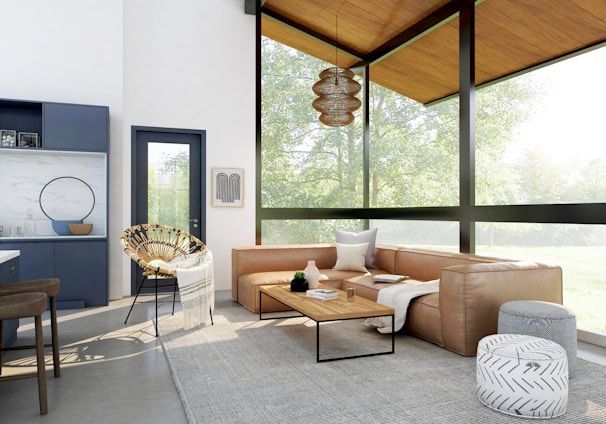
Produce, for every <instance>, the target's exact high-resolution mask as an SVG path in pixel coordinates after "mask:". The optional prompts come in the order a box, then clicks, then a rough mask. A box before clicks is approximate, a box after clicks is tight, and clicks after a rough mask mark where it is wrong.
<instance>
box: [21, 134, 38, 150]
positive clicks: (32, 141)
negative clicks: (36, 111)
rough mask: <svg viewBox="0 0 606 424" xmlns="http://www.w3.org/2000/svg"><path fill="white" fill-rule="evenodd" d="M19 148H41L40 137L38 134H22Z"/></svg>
mask: <svg viewBox="0 0 606 424" xmlns="http://www.w3.org/2000/svg"><path fill="white" fill-rule="evenodd" d="M19 147H40V136H38V134H37V133H30V132H20V133H19Z"/></svg>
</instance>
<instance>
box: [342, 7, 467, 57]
mask: <svg viewBox="0 0 606 424" xmlns="http://www.w3.org/2000/svg"><path fill="white" fill-rule="evenodd" d="M459 7H460V0H453V1H451V2H449V3H447V4H445V5H444V6H442V7H441V8H439V9H437V10H436V11H434V12H432V13H431V14H429V15H427V16H426V17H424V18H423V19H421V20H420V21H419V22H417V23H416V24H414V25H412V26H411V27H409V28H407V29H406V30H404V31H402V32H401V33H399V34H398V35H396V36H395V37H393V38H392V39H391V40H388V41H386V42H385V43H383V44H382V45H381V46H379V47H378V48H376V49H375V50H373V51H372V52H371V53H370V54H367V55H365V56H364V57H363V58H362V60H361V61H360V62H358V63H356V64H354V65H353V66H351V68H352V69H355V68H359V67H363V66H366V65H369V64H371V63H374V62H377V61H379V60H381V59H382V58H384V57H386V56H388V55H390V54H391V53H392V52H394V51H395V50H397V49H399V48H401V47H404V46H405V45H406V44H408V43H410V42H411V41H412V40H414V39H415V38H417V37H419V36H420V35H421V34H423V33H425V32H427V31H429V30H430V29H432V28H433V27H435V26H437V25H440V24H441V23H442V22H444V21H445V20H447V19H449V18H451V17H452V16H454V15H456V14H457V13H459Z"/></svg>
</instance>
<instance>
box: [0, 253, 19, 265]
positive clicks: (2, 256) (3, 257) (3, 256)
mask: <svg viewBox="0 0 606 424" xmlns="http://www.w3.org/2000/svg"><path fill="white" fill-rule="evenodd" d="M20 254H21V252H20V251H18V250H0V264H3V263H4V262H7V261H10V260H11V259H13V258H16V257H17V256H19V255H20Z"/></svg>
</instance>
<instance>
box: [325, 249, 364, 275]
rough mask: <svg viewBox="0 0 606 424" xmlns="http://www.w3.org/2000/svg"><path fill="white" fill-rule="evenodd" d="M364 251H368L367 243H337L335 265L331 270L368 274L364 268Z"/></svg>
mask: <svg viewBox="0 0 606 424" xmlns="http://www.w3.org/2000/svg"><path fill="white" fill-rule="evenodd" d="M366 250H368V243H361V244H341V243H337V263H336V264H335V266H334V268H333V269H334V270H335V271H360V272H368V270H367V269H366V267H365V266H364V263H365V262H366Z"/></svg>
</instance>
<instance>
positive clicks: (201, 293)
mask: <svg viewBox="0 0 606 424" xmlns="http://www.w3.org/2000/svg"><path fill="white" fill-rule="evenodd" d="M120 242H121V243H122V248H123V249H124V253H126V254H127V255H128V256H129V257H130V258H131V259H132V260H133V261H134V262H135V263H136V264H137V265H138V266H139V267H141V269H142V270H143V273H142V276H143V278H142V280H141V283H139V286H138V288H137V293H136V295H135V298H134V300H133V303H132V305H131V307H130V310H129V311H128V315H127V316H126V320H124V323H125V324H126V322H127V321H128V318H129V317H130V314H131V312H132V310H133V307H134V305H135V303H136V301H137V298H138V296H139V293H140V292H141V289H142V288H143V287H144V283H145V281H146V280H147V279H148V277H150V276H154V283H155V284H154V288H155V294H156V323H155V329H156V336H157V335H158V287H159V286H158V278H161V279H162V278H164V279H166V278H170V279H175V282H174V287H173V311H172V313H173V314H174V312H175V298H176V291H177V287H178V285H179V282H178V278H179V277H180V275H179V274H181V278H185V277H183V276H184V275H186V274H185V273H184V272H183V273H182V272H181V270H183V271H185V270H186V269H189V270H191V272H192V273H194V272H195V270H197V271H198V273H197V274H191V275H192V276H193V277H192V278H187V279H188V280H189V284H187V289H186V290H185V291H183V292H182V294H181V297H182V301H186V299H185V298H186V297H187V300H191V299H193V298H194V297H195V298H197V299H198V303H197V305H200V304H201V303H200V302H201V301H202V300H205V302H204V305H206V306H205V309H206V307H207V308H208V311H209V314H210V319H211V323H213V321H212V309H213V308H214V287H213V276H212V254H210V252H209V251H208V249H207V248H206V246H205V245H204V243H202V241H200V240H199V239H197V238H196V237H194V236H193V235H191V234H189V233H187V232H186V231H183V230H180V229H178V228H174V227H169V226H166V225H160V224H139V225H135V226H132V227H130V228H127V229H126V230H124V232H123V233H122V237H121V239H120ZM206 256H208V258H206ZM205 259H206V260H205ZM209 261H210V267H209V266H208V263H209ZM205 264H206V265H205ZM209 270H210V273H209ZM188 275H189V273H188ZM193 280H196V281H193ZM192 282H193V283H192ZM192 293H193V294H192ZM209 293H212V295H211V294H209ZM187 309H188V307H187V305H186V304H185V303H184V310H185V311H186V312H185V314H186V316H187V315H188V313H187ZM203 318H205V317H203ZM213 324H214V323H213Z"/></svg>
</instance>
